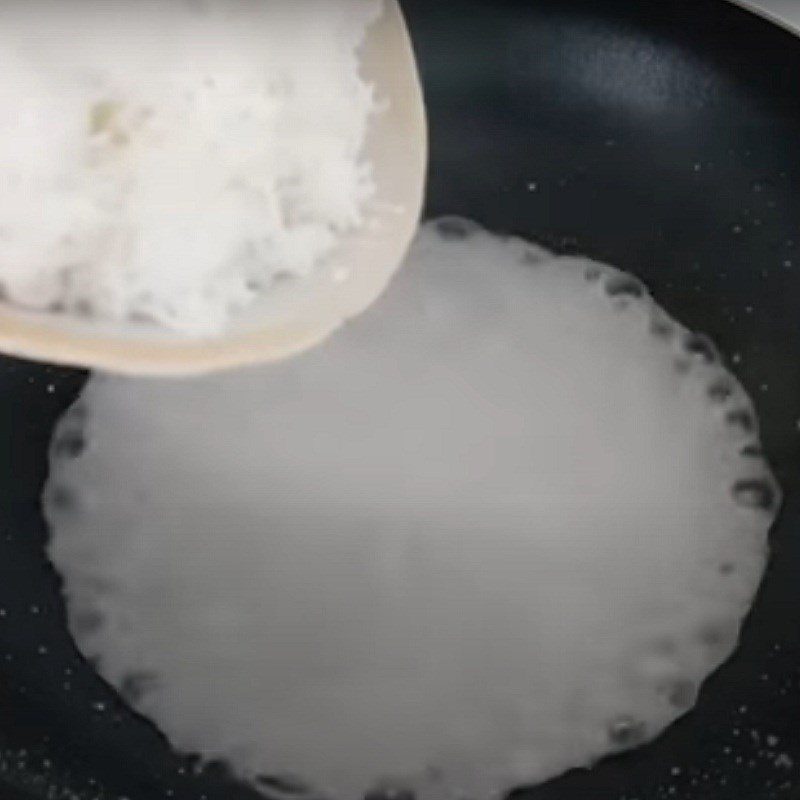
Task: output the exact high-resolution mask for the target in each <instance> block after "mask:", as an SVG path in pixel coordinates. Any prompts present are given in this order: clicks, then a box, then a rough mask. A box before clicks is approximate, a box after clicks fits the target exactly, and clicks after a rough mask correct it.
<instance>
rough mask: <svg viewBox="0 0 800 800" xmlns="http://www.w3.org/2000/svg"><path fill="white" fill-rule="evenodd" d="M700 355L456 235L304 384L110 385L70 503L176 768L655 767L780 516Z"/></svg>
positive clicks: (77, 562)
mask: <svg viewBox="0 0 800 800" xmlns="http://www.w3.org/2000/svg"><path fill="white" fill-rule="evenodd" d="M687 336H688V334H687V333H686V331H685V330H683V329H682V328H681V327H680V326H678V325H676V324H674V323H672V322H671V321H670V320H669V319H668V318H667V317H666V315H664V314H663V312H660V311H659V310H658V309H657V308H656V307H655V306H654V305H653V303H652V301H651V300H650V299H649V297H648V296H647V294H646V293H645V292H644V290H643V289H642V288H641V287H640V286H639V285H638V284H637V283H636V282H634V281H632V280H631V279H629V278H627V277H626V276H624V275H623V274H622V273H619V272H617V271H616V270H613V269H612V268H609V267H602V266H600V265H596V264H592V263H591V262H589V261H586V260H583V259H554V258H551V257H549V255H548V254H547V253H545V252H544V251H542V250H540V249H537V248H534V247H533V246H528V245H526V244H525V243H523V242H521V241H518V240H503V239H500V238H498V237H495V236H492V235H490V234H488V233H484V232H482V231H480V230H478V229H476V228H474V227H472V226H469V225H467V224H465V223H464V222H463V221H459V220H445V221H443V222H442V223H440V224H438V225H428V226H426V227H425V228H424V229H423V231H422V232H421V234H420V235H419V237H418V240H417V242H416V244H415V246H414V248H413V251H412V253H411V256H410V258H409V262H408V264H407V265H406V267H405V268H404V269H403V270H401V272H400V273H399V275H398V277H397V278H396V279H395V282H394V285H393V286H392V288H391V290H390V291H389V292H388V294H387V295H386V296H385V297H384V298H383V299H382V300H381V301H379V303H378V304H377V305H376V306H375V307H373V308H372V309H371V310H370V311H368V312H367V313H366V314H365V315H364V316H363V317H361V318H359V319H358V320H356V321H355V322H354V323H352V324H351V325H349V326H348V327H346V328H345V329H344V330H343V331H341V332H340V333H339V334H337V335H336V336H335V337H333V338H332V339H331V340H330V341H329V342H327V343H326V344H324V345H323V346H321V347H319V348H318V349H316V350H314V351H312V352H308V353H306V354H304V355H302V356H300V357H298V358H296V359H294V360H292V361H289V362H286V363H282V364H278V365H275V366H272V367H270V368H269V369H261V370H256V371H249V372H241V373H236V374H231V375H226V376H223V377H216V378H213V379H205V380H201V381H191V382H184V383H167V382H145V381H132V380H126V379H121V378H107V377H94V378H93V379H92V380H91V382H90V383H89V385H88V387H87V389H86V391H85V393H84V395H83V397H82V399H81V400H80V401H79V405H78V406H77V407H76V409H74V410H73V411H72V412H71V414H70V415H68V416H67V417H66V418H65V420H64V421H63V423H62V425H61V427H60V431H59V433H58V435H57V437H56V440H55V445H54V458H53V472H52V476H51V479H50V483H49V489H48V492H47V495H46V507H47V513H48V517H49V519H50V522H51V525H52V529H53V535H54V536H53V541H52V545H51V554H52V558H53V560H54V562H55V564H56V565H57V567H58V568H59V569H60V570H61V572H62V574H63V575H64V578H65V592H66V595H67V599H68V603H69V609H70V620H71V626H72V629H73V631H74V634H75V637H76V640H77V642H78V644H79V646H80V647H81V649H82V650H83V652H84V653H85V654H86V655H87V656H91V657H93V658H97V659H99V669H100V671H101V672H102V674H103V675H104V676H105V677H106V678H108V679H109V680H110V681H111V682H112V683H113V684H115V685H116V686H119V687H123V689H124V690H125V691H126V692H127V693H128V695H129V696H131V697H132V698H133V699H135V702H136V704H137V707H138V708H139V709H140V710H141V711H143V712H144V713H146V714H147V715H149V716H150V717H151V718H152V719H153V720H154V721H155V722H156V723H157V724H158V725H159V726H160V727H161V728H162V729H163V730H164V731H165V732H166V733H167V735H168V736H169V737H170V739H171V741H172V742H173V743H174V744H175V746H176V747H178V748H180V749H182V750H188V751H198V752H201V753H203V754H204V755H205V756H208V757H222V758H226V759H228V760H229V761H230V762H231V763H232V765H233V766H234V768H235V769H236V770H237V771H238V772H239V773H240V774H242V775H245V776H249V777H253V776H255V775H257V774H273V775H274V774H278V775H286V774H289V775H294V776H298V777H299V778H300V779H302V780H303V781H305V782H307V783H308V784H310V785H312V786H317V787H322V788H323V789H325V790H326V791H330V792H331V794H332V796H334V797H337V798H348V800H349V799H350V798H356V797H358V796H360V795H361V794H363V793H364V792H365V791H366V790H368V789H370V788H371V787H373V786H375V785H376V784H377V783H380V782H381V781H382V780H385V779H386V780H390V781H392V780H393V781H394V782H395V784H396V785H400V786H409V787H411V788H413V789H414V790H415V791H416V792H417V797H418V798H420V800H430V798H444V797H451V796H452V797H462V796H463V797H468V798H478V799H479V800H485V798H487V797H489V796H493V795H494V794H496V793H499V792H501V791H503V790H505V789H508V788H511V787H512V786H514V785H517V784H522V783H529V782H537V781H541V780H543V779H545V778H548V777H551V776H553V775H556V774H558V773H560V772H562V771H564V770H566V769H568V768H570V767H577V766H586V765H589V764H591V763H593V762H594V761H595V760H596V759H598V758H600V757H601V756H603V755H605V754H608V753H610V752H613V751H616V750H620V749H625V748H627V747H632V746H635V745H637V744H640V743H642V742H644V741H646V740H649V739H651V738H652V737H654V736H656V735H657V734H659V733H660V732H661V731H662V730H663V729H664V727H665V726H666V725H668V724H669V723H670V722H671V721H673V720H674V719H675V718H676V717H677V716H679V715H680V714H682V713H685V712H686V711H687V710H688V709H689V708H690V707H691V706H692V705H693V704H694V701H695V697H696V692H697V690H698V687H699V685H700V683H701V682H702V680H703V679H704V678H705V676H706V675H708V673H709V672H710V671H712V670H713V669H714V668H715V667H717V666H718V665H719V664H720V663H721V662H722V661H723V660H724V659H725V658H726V657H727V656H728V655H729V654H730V653H731V651H732V650H733V648H734V647H735V644H736V640H737V637H738V630H739V624H740V621H741V619H742V617H743V615H744V614H745V612H746V611H747V609H748V607H749V604H750V602H751V600H752V596H753V593H754V591H755V589H756V587H757V585H758V582H759V580H760V578H761V575H762V570H763V567H764V560H765V555H766V535H767V530H768V527H769V525H770V522H771V519H772V516H773V513H774V507H775V504H776V503H777V497H778V495H777V488H776V487H775V485H774V483H773V481H772V478H771V476H770V473H769V469H768V467H767V466H766V465H765V463H764V462H763V460H762V459H761V458H760V457H758V456H757V455H752V452H753V451H752V450H748V452H750V453H751V455H748V456H742V455H741V454H740V453H741V451H742V449H743V448H745V447H748V446H749V447H750V448H752V447H754V446H755V444H756V443H757V430H756V429H755V427H754V426H755V423H754V422H752V419H750V418H746V417H745V413H746V414H748V415H751V414H752V410H751V405H750V402H749V401H748V399H747V398H746V397H745V395H744V393H743V392H742V390H741V388H740V387H739V386H738V384H737V383H736V382H735V381H734V380H733V379H732V378H730V377H729V376H727V373H726V372H725V370H724V369H723V368H722V367H721V366H720V365H719V364H718V363H717V362H716V360H715V359H714V356H713V353H711V352H710V351H708V348H707V347H706V346H705V344H704V343H703V342H702V341H700V340H697V341H693V342H692V346H693V349H694V350H695V351H699V352H700V353H705V354H706V356H707V358H708V360H706V357H704V356H703V355H702V354H695V355H690V354H689V353H688V352H687V348H686V346H685V345H686V341H687ZM712 389H713V391H712ZM732 411H733V412H736V411H738V412H742V413H739V414H738V416H737V415H736V414H733V415H731V412H732ZM750 422H752V424H748V423H750ZM78 434H81V435H85V437H86V442H87V446H86V447H85V449H82V446H81V441H80V439H79V438H78ZM736 485H738V489H739V491H738V492H734V486H736ZM459 792H461V793H462V794H459Z"/></svg>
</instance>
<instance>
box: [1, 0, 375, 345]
mask: <svg viewBox="0 0 800 800" xmlns="http://www.w3.org/2000/svg"><path fill="white" fill-rule="evenodd" d="M381 7H382V0H335V2H333V1H332V0H303V2H302V3H298V2H295V1H294V0H205V1H204V2H198V1H197V0H195V2H192V1H191V0H176V2H171V3H163V2H161V0H138V2H136V3H133V2H129V3H115V4H108V3H102V2H100V1H99V0H83V2H80V3H68V4H67V3H60V4H59V3H57V2H54V0H40V1H39V2H36V3H30V2H26V3H23V2H21V0H19V1H18V2H11V3H5V4H3V6H2V8H1V9H0V47H2V52H3V70H2V77H0V152H1V153H2V154H3V158H2V161H0V288H1V289H2V291H3V294H4V295H5V298H6V299H7V300H8V301H9V302H11V303H13V304H16V305H18V306H22V307H26V308H30V309H36V310H48V311H54V312H56V311H61V312H65V313H71V314H82V315H90V316H93V317H97V318H102V319H108V320H114V321H148V322H154V323H156V324H158V325H160V326H164V327H168V328H171V329H174V330H177V331H181V332H184V333H188V334H195V335H207V334H214V333H218V332H220V331H222V330H224V328H225V327H226V325H227V324H228V323H229V322H230V320H231V318H232V316H234V315H235V314H236V313H237V312H239V311H241V310H242V309H244V308H246V307H247V306H248V305H249V304H250V303H252V302H253V301H254V300H255V299H257V298H258V297H259V296H260V295H262V294H263V293H265V292H269V291H270V287H271V286H272V285H273V284H274V282H275V281H276V279H278V278H280V277H283V276H293V277H298V276H304V275H307V274H309V273H311V272H312V271H314V270H315V269H317V268H319V267H320V265H321V264H323V263H324V262H325V259H326V258H327V257H329V256H330V255H331V253H332V251H333V250H334V248H335V246H336V244H337V242H338V240H339V237H340V236H341V235H342V234H344V233H346V232H349V231H352V230H355V229H357V228H358V227H359V226H361V225H362V224H363V222H364V212H365V204H366V203H367V202H368V201H369V200H370V198H371V197H372V196H373V194H374V191H375V187H374V184H373V180H372V172H371V168H370V165H369V163H367V162H366V161H365V159H364V158H363V148H364V144H365V139H366V133H367V126H368V123H369V119H370V116H371V114H372V113H374V111H375V108H376V102H375V97H374V92H373V87H371V86H370V85H369V84H368V83H367V82H366V81H365V80H364V78H363V77H362V76H361V74H360V71H359V58H358V52H359V48H360V46H361V45H362V44H363V41H364V38H365V35H366V31H367V28H368V26H369V25H370V24H371V23H372V22H373V21H374V20H375V19H376V18H377V17H378V16H379V14H380V11H381ZM77 43H79V45H78V44H77Z"/></svg>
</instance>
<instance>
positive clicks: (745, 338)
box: [0, 0, 800, 800]
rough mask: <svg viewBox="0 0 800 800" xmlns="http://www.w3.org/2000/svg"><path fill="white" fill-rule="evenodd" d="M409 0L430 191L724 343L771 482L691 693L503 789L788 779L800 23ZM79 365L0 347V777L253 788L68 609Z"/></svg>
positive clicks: (651, 4) (687, 790) (799, 638)
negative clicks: (112, 676) (141, 704)
mask: <svg viewBox="0 0 800 800" xmlns="http://www.w3.org/2000/svg"><path fill="white" fill-rule="evenodd" d="M299 1H302V0H299ZM798 2H800V0H798ZM404 5H405V8H406V10H407V13H408V16H409V22H410V25H411V28H412V32H413V34H414V37H415V41H416V44H417V48H418V51H419V56H420V60H421V65H422V71H423V76H424V81H425V86H426V90H427V95H428V101H429V106H430V114H431V127H432V137H433V141H432V148H433V150H432V165H431V178H430V196H429V203H428V212H429V214H442V213H455V214H462V215H465V216H469V217H473V218H475V219H477V220H479V221H480V222H482V223H483V224H484V225H486V226H488V227H490V228H494V229H497V230H500V231H508V232H514V233H518V234H522V235H524V236H528V237H532V238H535V239H538V240H539V241H541V242H542V243H544V244H545V245H547V246H549V247H551V248H553V249H555V250H558V251H560V252H583V253H586V254H588V255H591V256H593V257H595V258H598V259H601V260H607V261H610V262H611V263H613V264H616V265H618V266H620V267H622V268H624V269H628V270H631V271H633V272H635V273H637V274H638V275H640V276H641V277H642V278H643V279H644V280H645V281H646V282H647V283H648V284H649V285H650V287H651V288H652V289H653V291H654V293H655V295H656V297H657V298H658V300H659V301H660V302H661V303H662V304H663V305H664V306H666V308H667V309H669V310H670V311H671V312H672V313H673V314H675V315H676V316H677V317H678V318H679V319H680V320H681V321H683V322H684V323H685V324H686V325H687V326H688V327H690V328H692V329H697V330H704V331H706V332H707V333H708V334H710V335H711V336H712V337H713V338H714V339H715V340H716V341H717V343H718V344H719V345H720V348H721V349H722V351H723V353H724V354H725V355H726V356H727V357H728V359H730V360H731V361H732V362H734V369H735V370H736V372H737V373H738V374H739V376H740V377H741V378H742V380H743V382H744V384H745V385H746V386H747V388H748V389H749V391H750V392H751V394H752V395H753V397H754V399H755V401H756V405H757V406H758V409H759V413H760V416H761V420H762V423H763V438H764V443H765V446H766V449H767V452H768V455H769V458H770V459H771V461H772V464H773V465H774V467H775V470H776V472H777V475H778V477H779V480H780V481H781V483H782V484H783V487H784V489H785V492H786V501H785V506H784V509H783V512H782V515H781V518H780V520H779V523H778V524H777V526H776V528H775V531H774V534H773V544H774V555H773V559H772V564H771V567H770V569H769V574H768V576H767V579H766V581H765V583H764V585H763V589H762V591H761V593H760V596H759V599H758V601H757V603H756V606H755V608H754V610H753V613H752V614H751V616H750V619H749V621H748V624H747V627H746V630H745V634H744V639H743V643H742V646H741V647H740V649H739V651H738V652H737V654H736V656H735V657H734V659H733V660H732V661H731V662H730V663H729V664H727V665H726V666H725V667H723V668H722V669H721V670H720V671H719V672H718V673H717V674H716V675H715V676H714V677H713V678H712V679H711V680H709V681H708V683H707V684H706V686H705V687H704V690H703V693H702V697H701V700H700V704H699V707H698V708H697V709H696V710H695V711H694V712H692V713H691V714H690V715H688V716H687V717H685V718H684V719H683V720H682V721H680V722H679V723H678V724H677V725H675V726H674V727H673V728H671V729H670V730H669V731H668V732H667V734H666V735H665V736H663V737H662V738H661V739H660V740H659V741H658V742H656V743H655V744H654V745H652V746H650V747H647V748H645V749H642V750H640V751H637V752H635V753H632V754H629V755H625V756H622V757H618V758H614V759H611V760H609V761H607V762H605V763H603V764H601V765H600V766H599V767H598V768H596V769H594V770H592V771H590V772H584V771H581V772H576V773H573V774H569V775H567V776H565V777H563V778H561V779H559V780H557V781H554V782H553V783H551V784H549V785H546V786H542V787H539V788H537V789H532V790H525V791H523V792H522V794H521V797H524V798H527V800H634V799H635V798H638V800H669V798H672V797H675V798H681V799H682V800H734V798H735V799H736V800H768V799H771V798H776V800H777V799H780V798H800V424H799V423H798V420H800V160H799V159H798V154H799V152H800V39H796V38H794V37H793V36H792V35H790V34H789V33H787V32H785V31H783V30H781V29H779V28H777V27H774V26H773V25H771V24H769V23H767V22H765V21H763V20H762V19H759V18H758V17H755V16H753V15H751V14H750V13H748V12H746V11H743V10H741V9H740V8H738V7H735V6H732V5H728V4H727V3H725V2H723V0H530V2H513V1H512V0H493V2H491V3H489V2H483V3H482V2H477V1H475V0H444V1H442V2H437V0H408V2H405V3H404ZM83 380H84V376H83V375H82V374H81V373H78V372H71V371H68V370H64V369H57V368H51V367H43V366H35V365H31V364H27V363H23V362H15V361H11V360H5V361H2V362H0V431H2V437H3V439H2V447H0V492H1V493H2V494H1V495H0V499H1V501H2V502H1V503H0V798H2V800H16V799H17V798H29V797H35V798H53V800H56V799H58V800H67V799H68V800H75V798H82V799H83V798H86V800H89V799H90V798H101V799H102V800H106V798H121V797H127V798H130V800H155V798H163V797H174V798H176V800H203V798H207V800H240V799H241V798H248V797H256V795H255V794H254V793H253V792H252V791H251V790H248V789H246V788H243V787H237V786H236V785H235V784H234V783H233V781H232V780H231V779H230V776H229V775H228V774H227V773H226V771H225V768H224V766H222V765H215V764H212V765H210V766H208V767H205V768H203V769H199V768H196V766H197V762H196V761H194V760H192V759H191V758H185V757H179V756H178V755H176V754H174V753H172V752H171V751H170V749H169V747H168V745H167V743H166V742H165V741H164V740H163V738H162V737H161V736H160V735H159V734H158V733H157V731H156V730H155V729H154V728H153V727H152V726H151V725H149V724H148V723H147V722H146V721H145V720H143V719H141V718H138V717H136V716H135V715H134V714H133V713H131V712H130V711H129V710H128V709H127V707H126V706H125V705H124V703H123V702H122V701H121V700H120V699H119V698H118V697H117V696H116V695H115V693H114V692H113V691H112V690H111V689H109V687H107V686H106V685H105V684H104V683H103V682H102V681H101V680H100V679H99V678H98V677H97V676H96V675H95V674H94V672H93V670H92V668H91V666H90V665H88V664H86V663H85V662H84V661H83V660H82V659H81V658H80V656H79V655H78V654H77V652H76V650H75V648H74V647H73V645H72V643H71V641H70V638H69V636H68V634H67V631H66V627H65V621H64V609H63V604H62V601H61V598H60V596H59V581H58V578H57V576H56V575H55V574H54V573H53V571H52V569H51V568H50V566H49V565H48V563H47V561H46V559H45V557H44V555H43V551H42V545H43V542H44V541H45V538H46V531H45V529H44V526H43V523H42V519H41V516H40V513H39V492H40V489H41V485H42V482H43V480H44V477H45V453H46V448H47V444H48V439H49V437H50V432H51V429H52V426H53V423H54V421H55V420H56V418H57V417H58V416H59V414H60V413H61V412H62V410H63V409H64V408H65V407H66V406H67V405H68V404H69V403H70V402H71V401H72V399H73V398H74V396H75V394H76V392H77V391H78V390H79V388H80V386H81V384H82V382H83ZM3 779H5V782H6V783H7V785H3V783H2V780H3ZM348 800H349V799H348ZM352 800H358V799H357V798H353V799H352Z"/></svg>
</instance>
